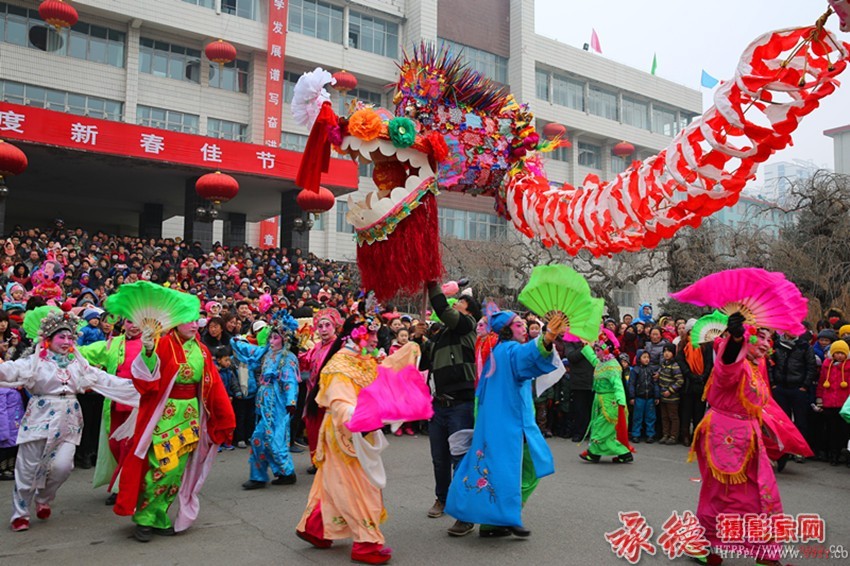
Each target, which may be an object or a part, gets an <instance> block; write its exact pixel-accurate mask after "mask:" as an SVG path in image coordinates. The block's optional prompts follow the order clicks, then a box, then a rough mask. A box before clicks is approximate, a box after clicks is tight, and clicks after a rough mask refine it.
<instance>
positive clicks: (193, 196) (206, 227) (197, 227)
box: [183, 177, 213, 251]
mask: <svg viewBox="0 0 850 566" xmlns="http://www.w3.org/2000/svg"><path fill="white" fill-rule="evenodd" d="M197 180H198V178H197V177H190V178H189V179H186V187H185V195H186V199H185V201H184V202H185V203H186V204H185V206H184V207H183V239H184V240H186V241H187V242H189V244H191V243H192V242H196V241H197V242H201V247H202V248H203V249H204V250H206V251H209V250H210V249H212V243H213V242H212V238H213V223H212V221H210V222H200V221H198V220H196V219H195V209H196V208H198V207H199V206H206V204H207V203H206V201H204V200H203V199H201V198H200V197H199V196H198V193H196V192H195V182H196V181H197Z"/></svg>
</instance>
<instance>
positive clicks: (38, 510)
mask: <svg viewBox="0 0 850 566" xmlns="http://www.w3.org/2000/svg"><path fill="white" fill-rule="evenodd" d="M35 516H36V517H38V518H39V519H41V520H42V521H46V520H47V519H49V518H50V505H47V504H46V503H36V505H35Z"/></svg>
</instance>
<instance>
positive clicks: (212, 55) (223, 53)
mask: <svg viewBox="0 0 850 566" xmlns="http://www.w3.org/2000/svg"><path fill="white" fill-rule="evenodd" d="M204 54H205V55H206V56H207V59H209V60H210V61H212V62H213V63H218V64H219V65H226V64H228V63H232V62H233V61H235V60H236V48H235V47H233V45H232V44H231V43H229V42H227V41H224V40H223V39H219V40H218V41H213V42H212V43H209V44H207V46H206V47H205V48H204Z"/></svg>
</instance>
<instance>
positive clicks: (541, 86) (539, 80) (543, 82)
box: [534, 69, 552, 100]
mask: <svg viewBox="0 0 850 566" xmlns="http://www.w3.org/2000/svg"><path fill="white" fill-rule="evenodd" d="M551 78H552V77H551V75H549V73H547V72H546V71H541V70H540V69H537V70H536V71H535V72H534V83H535V86H536V87H537V98H539V99H540V100H549V82H550V80H551Z"/></svg>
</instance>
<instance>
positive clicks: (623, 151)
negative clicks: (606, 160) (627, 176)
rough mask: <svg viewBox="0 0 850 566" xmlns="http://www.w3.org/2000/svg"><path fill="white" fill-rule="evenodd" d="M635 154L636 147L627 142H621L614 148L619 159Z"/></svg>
mask: <svg viewBox="0 0 850 566" xmlns="http://www.w3.org/2000/svg"><path fill="white" fill-rule="evenodd" d="M634 152H635V146H633V145H632V144H630V143H629V142H627V141H621V142H620V143H618V144H617V145H615V146H614V155H616V156H617V157H628V156H630V155H632V154H633V153H634Z"/></svg>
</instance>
